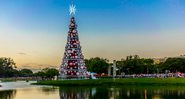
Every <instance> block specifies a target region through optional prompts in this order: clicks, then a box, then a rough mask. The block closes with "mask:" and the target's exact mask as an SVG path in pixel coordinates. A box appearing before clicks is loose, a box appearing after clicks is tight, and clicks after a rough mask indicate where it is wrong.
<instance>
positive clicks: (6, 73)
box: [0, 57, 16, 77]
mask: <svg viewBox="0 0 185 99" xmlns="http://www.w3.org/2000/svg"><path fill="white" fill-rule="evenodd" d="M14 68H16V66H15V63H14V61H13V59H11V58H6V57H2V58H0V77H12V76H14V75H13V71H14Z"/></svg>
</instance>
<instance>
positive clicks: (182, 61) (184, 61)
mask: <svg viewBox="0 0 185 99" xmlns="http://www.w3.org/2000/svg"><path fill="white" fill-rule="evenodd" d="M161 68H162V70H163V72H165V70H169V71H171V72H177V71H180V72H185V58H168V59H167V60H166V61H165V62H164V63H163V64H162V65H161Z"/></svg>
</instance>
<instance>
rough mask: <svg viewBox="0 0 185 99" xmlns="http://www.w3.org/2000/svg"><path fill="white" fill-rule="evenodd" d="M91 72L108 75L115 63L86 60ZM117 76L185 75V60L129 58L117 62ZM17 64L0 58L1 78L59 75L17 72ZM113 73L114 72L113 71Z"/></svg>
mask: <svg viewBox="0 0 185 99" xmlns="http://www.w3.org/2000/svg"><path fill="white" fill-rule="evenodd" d="M85 64H86V67H87V70H88V71H89V72H95V73H98V74H102V73H105V74H107V73H108V68H110V67H111V68H112V65H113V63H110V62H109V60H108V59H105V58H100V57H95V58H90V59H85ZM116 66H117V74H118V75H120V74H121V73H124V74H153V73H175V72H184V73H185V58H183V57H179V58H178V57H175V58H168V59H166V60H165V61H163V62H159V63H155V62H154V60H153V59H151V58H140V57H139V56H138V55H133V56H127V57H126V58H125V59H121V60H116ZM16 68H17V67H16V64H15V62H14V61H13V59H11V58H0V78H2V77H30V76H39V77H42V78H53V77H54V76H58V75H59V71H58V70H57V69H50V68H45V69H42V70H41V71H39V72H36V73H33V72H32V71H31V70H30V69H22V70H17V69H16ZM111 73H112V70H111Z"/></svg>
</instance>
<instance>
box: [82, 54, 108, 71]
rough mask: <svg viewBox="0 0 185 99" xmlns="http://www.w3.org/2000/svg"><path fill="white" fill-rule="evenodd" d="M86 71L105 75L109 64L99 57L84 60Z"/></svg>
mask: <svg viewBox="0 0 185 99" xmlns="http://www.w3.org/2000/svg"><path fill="white" fill-rule="evenodd" d="M85 64H86V67H87V70H88V71H90V72H96V73H107V70H108V67H109V63H108V60H107V59H103V58H100V57H95V58H90V59H85Z"/></svg>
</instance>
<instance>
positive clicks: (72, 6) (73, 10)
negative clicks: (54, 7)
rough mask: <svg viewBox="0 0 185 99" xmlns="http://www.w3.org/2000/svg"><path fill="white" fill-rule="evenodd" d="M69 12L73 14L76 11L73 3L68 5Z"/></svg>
mask: <svg viewBox="0 0 185 99" xmlns="http://www.w3.org/2000/svg"><path fill="white" fill-rule="evenodd" d="M69 13H70V15H75V13H76V6H75V5H73V4H72V5H70V7H69Z"/></svg>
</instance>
